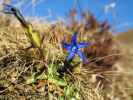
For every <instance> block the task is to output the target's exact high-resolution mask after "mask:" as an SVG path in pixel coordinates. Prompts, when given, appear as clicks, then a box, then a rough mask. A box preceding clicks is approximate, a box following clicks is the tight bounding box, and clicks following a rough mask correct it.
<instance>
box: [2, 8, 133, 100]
mask: <svg viewBox="0 0 133 100" xmlns="http://www.w3.org/2000/svg"><path fill="white" fill-rule="evenodd" d="M75 16H76V10H72V11H71V12H70V17H69V18H70V19H69V21H70V22H69V25H66V24H64V23H63V22H60V21H59V22H58V23H55V24H54V25H53V24H50V23H49V22H39V21H37V20H36V21H32V22H31V23H32V25H33V27H34V29H36V30H37V31H38V32H39V33H40V34H41V36H42V37H43V44H42V45H43V48H44V54H43V58H42V57H41V56H42V55H41V53H40V52H39V50H38V49H36V48H30V49H26V48H27V47H29V46H30V42H29V41H28V39H27V37H26V36H25V34H24V30H23V28H22V27H21V26H20V24H19V23H18V22H17V21H16V20H14V18H9V17H7V16H4V15H0V17H1V20H0V94H1V96H2V95H5V94H8V98H9V97H12V98H14V99H17V98H21V99H22V100H26V98H27V99H28V98H29V99H31V100H32V99H33V98H38V99H39V100H42V98H43V99H44V97H45V99H46V100H57V99H59V100H69V99H72V98H76V100H132V99H133V91H132V90H130V89H129V88H130V87H132V83H133V82H132V80H131V79H132V75H131V74H129V70H130V69H129V70H128V71H127V72H126V68H127V67H123V64H122V63H121V60H122V59H121V60H119V59H120V57H123V56H124V54H123V52H121V51H120V49H119V44H118V43H117V41H116V39H115V38H114V37H113V36H112V34H111V33H110V32H109V28H110V26H109V25H108V23H107V22H103V23H99V22H98V21H97V20H96V19H95V17H94V16H93V15H92V14H90V13H89V12H84V13H83V14H82V16H83V19H82V20H81V21H77V20H76V19H75ZM73 31H78V32H79V33H80V34H79V38H78V40H79V41H88V42H93V45H92V46H90V47H87V48H86V49H84V52H85V54H86V55H87V58H88V60H89V63H88V64H86V65H84V64H82V63H80V64H77V65H76V66H75V67H74V68H72V70H71V72H70V74H65V75H64V76H62V77H59V76H58V75H57V74H59V73H57V69H58V68H60V67H61V66H63V65H64V64H65V62H64V60H65V57H66V51H64V50H63V49H62V47H61V44H60V43H61V41H62V40H63V38H64V35H65V36H66V37H67V41H68V42H69V41H70V37H71V36H72V32H73ZM123 59H124V58H123ZM76 60H78V59H76ZM118 62H119V63H118ZM75 63H76V61H74V62H73V64H75ZM71 66H73V65H71ZM126 66H127V65H126ZM64 80H65V81H66V82H67V85H65V81H64ZM129 80H130V81H129ZM13 93H14V94H15V96H13ZM26 93H30V94H29V95H27V94H26ZM31 93H34V94H33V95H32V96H31ZM62 98H64V99H62ZM74 100H75V99H74Z"/></svg>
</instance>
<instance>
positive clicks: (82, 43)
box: [78, 42, 90, 48]
mask: <svg viewBox="0 0 133 100" xmlns="http://www.w3.org/2000/svg"><path fill="white" fill-rule="evenodd" d="M89 45H90V43H88V42H80V43H78V48H84V47H87V46H89Z"/></svg>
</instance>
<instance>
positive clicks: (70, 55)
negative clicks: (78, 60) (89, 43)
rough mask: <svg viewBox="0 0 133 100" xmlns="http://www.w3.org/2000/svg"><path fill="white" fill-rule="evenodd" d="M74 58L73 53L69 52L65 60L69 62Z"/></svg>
mask: <svg viewBox="0 0 133 100" xmlns="http://www.w3.org/2000/svg"><path fill="white" fill-rule="evenodd" d="M74 56H75V53H74V52H70V53H69V55H68V56H67V58H66V60H67V61H70V60H71V59H72V58H73V57H74Z"/></svg>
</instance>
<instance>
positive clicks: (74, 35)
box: [71, 32, 78, 44]
mask: <svg viewBox="0 0 133 100" xmlns="http://www.w3.org/2000/svg"><path fill="white" fill-rule="evenodd" d="M77 34H78V33H77V32H75V33H73V36H72V40H71V43H72V44H76V43H77Z"/></svg>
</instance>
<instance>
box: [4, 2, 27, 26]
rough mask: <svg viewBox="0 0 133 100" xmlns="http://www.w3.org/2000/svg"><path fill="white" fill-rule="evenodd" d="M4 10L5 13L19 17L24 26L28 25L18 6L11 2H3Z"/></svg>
mask: <svg viewBox="0 0 133 100" xmlns="http://www.w3.org/2000/svg"><path fill="white" fill-rule="evenodd" d="M3 12H4V13H5V14H13V15H14V16H15V17H17V19H18V20H19V21H20V22H21V24H22V25H23V26H24V27H28V26H27V22H26V21H25V19H24V17H23V16H22V14H21V13H20V11H19V10H18V9H17V8H16V7H14V6H12V5H9V4H3Z"/></svg>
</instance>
